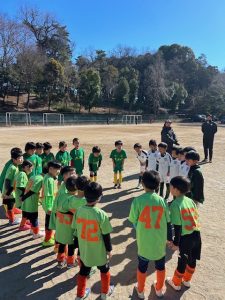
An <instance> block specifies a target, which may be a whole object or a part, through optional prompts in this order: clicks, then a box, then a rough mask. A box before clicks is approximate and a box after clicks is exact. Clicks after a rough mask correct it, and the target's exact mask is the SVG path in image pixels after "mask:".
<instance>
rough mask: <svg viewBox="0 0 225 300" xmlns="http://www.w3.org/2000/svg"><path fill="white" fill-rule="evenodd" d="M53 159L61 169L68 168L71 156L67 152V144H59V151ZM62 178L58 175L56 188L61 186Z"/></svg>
mask: <svg viewBox="0 0 225 300" xmlns="http://www.w3.org/2000/svg"><path fill="white" fill-rule="evenodd" d="M55 159H56V160H57V161H58V162H59V163H60V164H61V166H62V167H66V166H70V162H71V156H70V153H69V152H68V151H67V143H66V142H64V141H61V142H59V151H58V152H57V153H56V156H55ZM62 181H63V177H62V176H61V174H59V177H58V187H59V186H60V185H61V183H62Z"/></svg>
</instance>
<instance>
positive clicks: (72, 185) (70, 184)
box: [66, 176, 77, 192]
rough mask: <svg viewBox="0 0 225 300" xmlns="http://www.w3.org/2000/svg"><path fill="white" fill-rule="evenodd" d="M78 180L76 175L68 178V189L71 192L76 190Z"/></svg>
mask: <svg viewBox="0 0 225 300" xmlns="http://www.w3.org/2000/svg"><path fill="white" fill-rule="evenodd" d="M76 181H77V178H76V177H75V176H71V177H69V178H68V179H67V180H66V189H67V190H68V191H69V192H75V191H76Z"/></svg>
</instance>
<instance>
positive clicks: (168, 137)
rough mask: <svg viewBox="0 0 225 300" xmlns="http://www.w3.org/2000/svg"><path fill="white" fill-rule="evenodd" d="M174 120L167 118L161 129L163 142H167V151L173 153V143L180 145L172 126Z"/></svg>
mask: <svg viewBox="0 0 225 300" xmlns="http://www.w3.org/2000/svg"><path fill="white" fill-rule="evenodd" d="M171 124H172V121H170V120H166V121H165V123H164V126H163V128H162V131H161V142H164V143H167V145H168V148H167V152H169V153H170V154H171V152H172V148H173V145H174V144H175V145H179V143H178V141H177V137H176V134H175V132H174V131H173V128H172V127H171Z"/></svg>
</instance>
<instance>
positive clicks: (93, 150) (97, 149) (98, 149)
mask: <svg viewBox="0 0 225 300" xmlns="http://www.w3.org/2000/svg"><path fill="white" fill-rule="evenodd" d="M100 152H101V148H100V147H99V146H94V147H93V148H92V153H100Z"/></svg>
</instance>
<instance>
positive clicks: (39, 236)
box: [33, 231, 45, 240]
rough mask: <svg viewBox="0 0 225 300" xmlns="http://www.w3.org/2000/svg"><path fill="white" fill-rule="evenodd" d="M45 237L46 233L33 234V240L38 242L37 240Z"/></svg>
mask: <svg viewBox="0 0 225 300" xmlns="http://www.w3.org/2000/svg"><path fill="white" fill-rule="evenodd" d="M43 236H45V233H44V231H39V232H38V233H33V239H34V240H37V239H39V238H41V237H43Z"/></svg>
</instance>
